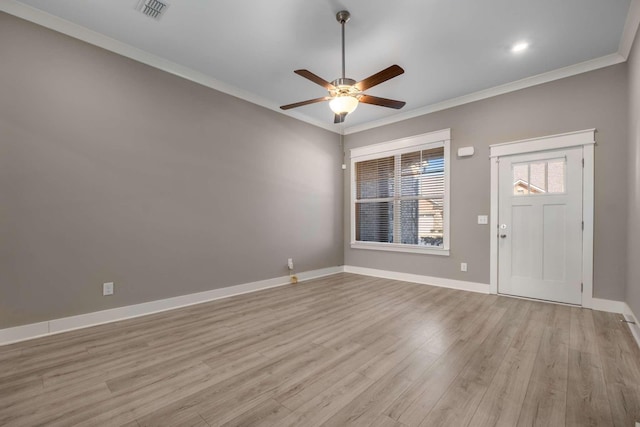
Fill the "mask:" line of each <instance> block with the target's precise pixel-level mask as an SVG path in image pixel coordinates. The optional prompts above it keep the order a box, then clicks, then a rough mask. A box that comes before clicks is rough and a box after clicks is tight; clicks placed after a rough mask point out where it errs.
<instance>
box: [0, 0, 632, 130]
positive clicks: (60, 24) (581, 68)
mask: <svg viewBox="0 0 640 427" xmlns="http://www.w3.org/2000/svg"><path fill="white" fill-rule="evenodd" d="M0 11H3V12H6V13H8V14H10V15H14V16H16V17H18V18H21V19H25V20H27V21H30V22H33V23H35V24H38V25H40V26H43V27H45V28H49V29H51V30H54V31H57V32H59V33H62V34H65V35H68V36H70V37H73V38H76V39H78V40H82V41H84V42H87V43H89V44H92V45H94V46H98V47H100V48H103V49H105V50H108V51H111V52H114V53H117V54H119V55H122V56H124V57H127V58H130V59H133V60H135V61H138V62H141V63H143V64H146V65H149V66H151V67H154V68H157V69H159V70H162V71H165V72H167V73H170V74H173V75H176V76H179V77H182V78H184V79H187V80H190V81H193V82H195V83H198V84H200V85H203V86H206V87H209V88H211V89H214V90H217V91H219V92H222V93H225V94H227V95H231V96H233V97H236V98H239V99H242V100H244V101H247V102H250V103H252V104H256V105H259V106H261V107H264V108H267V109H269V110H272V111H275V112H277V113H280V114H284V115H286V116H289V117H291V118H294V119H297V120H300V121H303V122H305V123H308V124H311V125H313V126H316V127H319V128H322V129H325V130H328V131H330V132H334V133H337V134H342V135H349V134H354V133H358V132H363V131H365V130H369V129H374V128H377V127H381V126H386V125H389V124H393V123H397V122H400V121H403V120H408V119H411V118H414V117H419V116H423V115H425V114H430V113H434V112H437V111H442V110H446V109H448V108H453V107H457V106H460V105H464V104H468V103H471V102H475V101H480V100H483V99H487V98H491V97H494V96H497V95H503V94H506V93H509V92H513V91H516V90H520V89H525V88H528V87H532V86H536V85H539V84H543V83H548V82H551V81H554V80H559V79H563V78H565V77H571V76H574V75H577V74H581V73H585V72H588V71H593V70H597V69H599V68H604V67H608V66H610V65H615V64H619V63H621V62H625V61H626V60H627V57H628V56H629V52H630V51H631V47H632V45H633V41H634V39H635V35H636V31H637V29H638V26H639V24H640V0H631V5H630V6H629V12H628V14H627V19H626V21H625V26H624V30H623V34H622V37H621V39H620V45H619V49H618V52H616V53H613V54H610V55H606V56H603V57H600V58H595V59H592V60H589V61H585V62H581V63H579V64H574V65H570V66H568V67H564V68H559V69H557V70H553V71H549V72H546V73H542V74H538V75H536V76H531V77H527V78H524V79H521V80H517V81H515V82H511V83H506V84H504V85H500V86H495V87H492V88H488V89H484V90H481V91H478V92H474V93H471V94H469V95H464V96H460V97H457V98H452V99H448V100H445V101H442V102H438V103H435V104H431V105H427V106H425V107H421V108H417V109H414V110H410V111H407V112H404V113H399V114H395V115H393V116H391V117H387V118H384V119H380V120H375V121H371V122H368V123H363V124H360V125H355V126H347V125H346V124H342V125H340V126H336V125H335V124H333V123H327V122H323V121H320V120H317V119H314V118H311V117H309V116H306V115H304V114H302V113H299V112H296V111H291V110H290V111H283V110H281V109H280V107H279V106H278V105H274V104H273V103H272V102H270V101H268V100H266V99H264V98H261V97H259V96H257V95H254V94H252V93H249V92H247V91H244V90H242V89H240V88H237V87H235V86H232V85H229V84H226V83H223V82H221V81H219V80H217V79H215V78H213V77H211V76H208V75H206V74H204V73H202V72H199V71H196V70H194V69H191V68H188V67H185V66H182V65H180V64H177V63H175V62H172V61H168V60H166V59H164V58H161V57H159V56H156V55H153V54H150V53H148V52H145V51H143V50H141V49H138V48H135V47H133V46H131V45H128V44H126V43H123V42H120V41H118V40H115V39H113V38H111V37H107V36H105V35H103V34H100V33H97V32H95V31H91V30H89V29H88V28H85V27H82V26H80V25H78V24H74V23H72V22H69V21H67V20H64V19H62V18H59V17H57V16H54V15H51V14H49V13H46V12H44V11H42V10H39V9H36V8H33V7H31V6H27V5H25V4H23V3H20V2H18V1H16V0H0Z"/></svg>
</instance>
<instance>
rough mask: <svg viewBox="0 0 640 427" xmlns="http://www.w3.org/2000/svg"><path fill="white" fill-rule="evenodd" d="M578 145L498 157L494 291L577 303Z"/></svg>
mask: <svg viewBox="0 0 640 427" xmlns="http://www.w3.org/2000/svg"><path fill="white" fill-rule="evenodd" d="M582 150H583V149H582V147H578V148H569V149H563V150H552V151H544V152H537V153H531V154H522V155H512V156H504V157H500V158H499V160H498V161H499V170H498V173H499V175H498V177H499V178H498V179H499V187H500V190H499V195H498V203H499V210H498V227H499V229H498V233H499V234H498V237H499V238H498V292H499V293H502V294H508V295H516V296H522V297H528V298H537V299H543V300H549V301H557V302H564V303H569V304H581V303H582V227H583V225H582V185H583V182H582V180H583V178H582Z"/></svg>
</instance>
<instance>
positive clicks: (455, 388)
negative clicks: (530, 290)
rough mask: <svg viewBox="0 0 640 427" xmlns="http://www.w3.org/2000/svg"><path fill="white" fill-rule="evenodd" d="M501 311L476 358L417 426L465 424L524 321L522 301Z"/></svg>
mask: <svg viewBox="0 0 640 427" xmlns="http://www.w3.org/2000/svg"><path fill="white" fill-rule="evenodd" d="M502 310H503V312H504V315H503V316H502V318H501V319H500V321H499V322H498V324H497V325H496V328H495V329H494V330H493V331H492V332H491V333H490V334H489V336H488V337H487V338H486V339H485V340H484V341H483V342H482V344H480V346H479V347H478V349H477V353H476V357H474V358H473V359H471V360H470V361H469V363H467V365H466V366H465V367H464V369H463V370H462V371H461V372H460V375H458V377H456V379H455V381H454V382H453V383H452V384H451V386H450V387H449V389H448V390H447V391H446V393H444V395H443V396H442V397H441V398H440V400H438V402H437V404H436V405H435V406H434V408H433V410H431V412H429V414H428V415H427V417H426V418H425V419H424V420H423V421H422V423H421V425H424V426H435V425H443V426H445V425H452V426H453V425H459V426H464V425H467V424H469V422H470V421H471V418H472V417H473V415H474V414H475V412H476V410H477V408H478V405H479V404H480V401H481V400H482V398H483V396H484V394H485V392H486V390H487V388H488V387H489V385H490V384H491V381H492V380H493V377H494V376H495V374H496V372H497V370H498V367H499V366H500V365H501V364H502V362H503V360H504V358H505V354H506V353H507V351H508V349H509V347H510V346H511V343H512V341H513V339H514V337H515V336H516V334H517V332H518V330H519V328H520V326H521V325H522V323H523V322H524V320H525V317H526V313H527V310H528V307H527V306H526V304H525V303H524V302H517V303H514V304H512V306H511V307H509V308H508V309H502ZM517 314H520V315H519V316H518V315H517ZM511 319H513V320H511Z"/></svg>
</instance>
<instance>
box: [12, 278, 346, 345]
mask: <svg viewBox="0 0 640 427" xmlns="http://www.w3.org/2000/svg"><path fill="white" fill-rule="evenodd" d="M342 272H343V268H342V266H336V267H329V268H323V269H319V270H312V271H306V272H302V273H297V274H296V275H297V276H298V280H300V281H303V280H310V279H316V278H319V277H324V276H329V275H332V274H337V273H342ZM289 283H290V280H289V276H282V277H276V278H274V279H267V280H260V281H257V282H251V283H244V284H242V285H235V286H229V287H226V288H219V289H213V290H210V291H205V292H198V293H195V294H188V295H181V296H177V297H173V298H167V299H162V300H156V301H150V302H145V303H141V304H134V305H127V306H124V307H118V308H112V309H109V310H102V311H96V312H93V313H86V314H80V315H77V316H70V317H64V318H60V319H53V320H49V321H45V322H38V323H32V324H28V325H22V326H16V327H13V328H7V329H0V345H6V344H11V343H15V342H19V341H25V340H29V339H33V338H39V337H42V336H47V335H53V334H59V333H61V332H68V331H73V330H75V329H82V328H88V327H90V326H96V325H101V324H104V323H110V322H116V321H120V320H125V319H131V318H134V317H139V316H145V315H147V314H153V313H158V312H161V311H168V310H173V309H176V308H181V307H187V306H190V305H195V304H201V303H203V302H208V301H213V300H217V299H221V298H228V297H231V296H235V295H241V294H246V293H249V292H255V291H259V290H263V289H268V288H273V287H276V286H283V285H287V284H289Z"/></svg>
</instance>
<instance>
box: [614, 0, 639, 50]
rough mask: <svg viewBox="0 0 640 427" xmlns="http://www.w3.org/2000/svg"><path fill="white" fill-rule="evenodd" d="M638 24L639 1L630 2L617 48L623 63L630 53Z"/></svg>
mask: <svg viewBox="0 0 640 427" xmlns="http://www.w3.org/2000/svg"><path fill="white" fill-rule="evenodd" d="M639 24H640V0H631V4H630V5H629V12H627V19H626V21H625V23H624V29H623V30H622V37H620V45H619V46H618V53H619V54H620V55H622V57H624V59H625V61H626V60H627V59H628V58H629V53H630V52H631V47H632V46H633V41H634V40H635V38H636V32H637V31H638V25H639Z"/></svg>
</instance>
